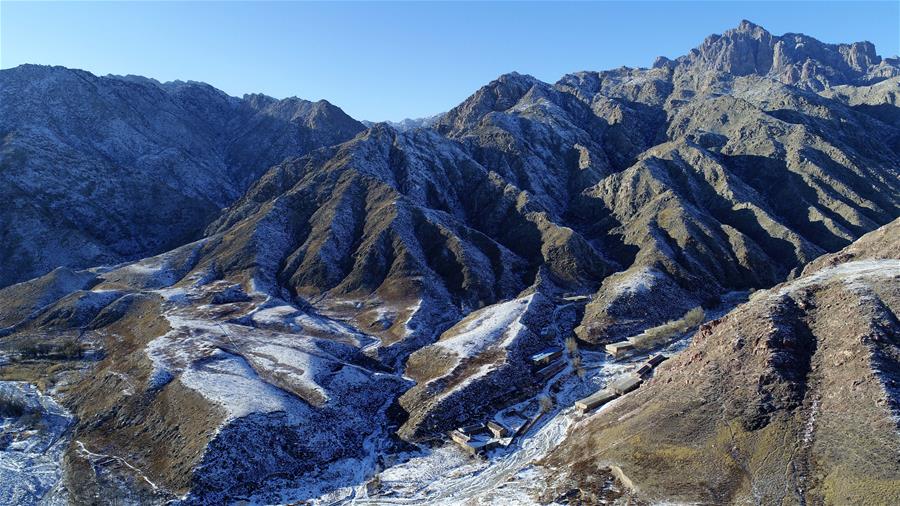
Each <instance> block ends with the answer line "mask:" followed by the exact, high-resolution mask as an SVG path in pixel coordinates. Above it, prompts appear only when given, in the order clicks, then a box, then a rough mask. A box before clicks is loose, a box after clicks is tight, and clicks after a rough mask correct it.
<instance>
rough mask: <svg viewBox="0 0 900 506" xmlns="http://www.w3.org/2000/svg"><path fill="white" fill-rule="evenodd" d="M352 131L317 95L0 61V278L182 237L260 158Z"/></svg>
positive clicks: (158, 246) (260, 166) (156, 248)
mask: <svg viewBox="0 0 900 506" xmlns="http://www.w3.org/2000/svg"><path fill="white" fill-rule="evenodd" d="M363 128H364V127H363V126H362V124H360V123H358V122H356V121H355V120H353V119H352V118H350V117H349V116H347V115H346V114H344V113H343V112H342V111H341V110H340V109H338V108H337V107H335V106H333V105H331V104H329V103H327V102H324V101H321V102H316V103H313V102H308V101H305V100H299V99H295V98H292V99H286V100H275V99H272V98H270V97H265V96H262V95H250V96H246V97H244V98H243V99H239V98H234V97H230V96H228V95H226V94H224V93H223V92H221V91H219V90H217V89H215V88H213V87H211V86H209V85H206V84H202V83H193V82H191V83H184V82H173V83H159V82H157V81H153V80H151V79H146V78H141V77H134V76H127V77H118V76H107V77H97V76H94V75H92V74H90V73H88V72H84V71H80V70H71V69H66V68H63V67H44V66H37V65H23V66H20V67H16V68H12V69H6V70H3V71H0V138H2V146H0V182H2V183H0V187H2V189H0V202H2V204H0V238H2V243H3V246H0V261H2V262H3V265H4V269H2V270H0V286H6V285H9V284H10V283H14V282H17V281H22V280H25V279H29V278H32V277H34V276H37V275H41V274H44V273H46V272H48V271H50V270H51V269H53V268H56V267H59V266H67V267H76V268H78V267H80V268H84V267H89V266H92V265H98V264H101V263H118V262H121V261H123V260H133V259H136V258H141V257H144V256H147V255H149V254H155V253H160V252H162V251H166V250H168V249H171V248H173V247H176V246H180V245H181V244H184V243H185V242H189V241H191V240H194V239H196V238H198V237H199V234H200V232H201V231H202V230H203V228H204V227H205V226H206V225H207V224H208V223H209V222H210V221H212V219H214V218H215V217H216V216H217V214H218V213H219V211H220V210H221V208H222V207H225V206H227V205H228V204H230V203H231V202H233V201H234V200H235V199H236V198H237V197H239V196H240V195H241V193H242V192H243V191H244V190H245V189H246V188H247V187H248V186H249V185H250V183H252V182H253V181H255V180H256V179H257V178H258V177H259V175H260V174H262V172H263V171H265V170H266V169H267V168H269V167H270V166H271V165H272V164H274V163H277V162H279V161H281V160H282V159H284V158H285V157H288V156H295V155H298V154H303V153H306V152H308V151H310V150H312V149H315V148H319V147H321V146H327V145H331V144H336V143H338V142H342V141H345V140H347V139H349V138H351V137H353V135H355V134H356V133H358V132H359V131H361V130H362V129H363Z"/></svg>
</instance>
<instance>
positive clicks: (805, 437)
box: [548, 220, 900, 504]
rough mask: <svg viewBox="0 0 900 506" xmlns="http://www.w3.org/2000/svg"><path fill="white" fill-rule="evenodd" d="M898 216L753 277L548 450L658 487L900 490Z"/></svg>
mask: <svg viewBox="0 0 900 506" xmlns="http://www.w3.org/2000/svg"><path fill="white" fill-rule="evenodd" d="M898 248H900V220H898V221H894V222H893V223H891V224H889V225H887V226H885V227H882V228H880V229H879V230H877V231H875V232H872V233H870V234H867V235H866V236H864V237H863V238H861V239H860V240H859V241H857V242H856V243H854V244H853V245H851V246H850V247H848V248H846V249H844V250H842V251H841V252H840V253H837V254H836V255H830V256H825V257H823V258H821V259H819V260H817V261H816V262H814V263H813V264H811V265H810V266H809V267H808V268H807V269H806V270H805V271H804V273H803V275H802V276H801V277H799V278H797V279H796V280H793V281H790V282H787V283H784V284H781V285H777V286H775V287H773V288H772V289H769V290H764V291H758V292H756V293H754V294H753V296H752V297H751V299H750V301H749V302H748V303H746V304H744V305H742V306H740V307H739V308H738V309H736V310H734V311H733V312H731V313H730V314H729V315H727V316H726V317H724V318H722V319H719V320H715V321H712V322H710V323H708V324H706V325H704V326H703V327H701V329H700V331H699V332H698V333H697V334H696V336H695V337H694V339H693V342H692V344H691V345H690V346H689V347H688V348H687V350H685V351H684V352H683V353H682V354H681V355H679V356H678V357H677V358H675V359H672V360H670V361H668V362H666V363H665V364H664V365H662V366H660V369H659V371H658V372H657V373H656V374H655V375H654V377H653V379H652V381H650V382H649V383H648V384H647V385H645V386H643V387H641V388H640V389H639V390H638V391H637V392H635V393H633V394H630V395H628V396H626V397H625V398H623V399H621V400H620V401H617V402H615V403H613V404H612V405H610V406H609V407H608V408H606V409H603V410H601V411H600V412H598V413H597V414H595V415H593V416H591V417H589V418H588V419H587V420H585V421H584V422H582V423H581V424H579V425H578V426H576V427H575V428H574V429H573V430H572V431H571V432H570V434H569V435H568V437H567V439H566V441H565V442H564V443H563V444H562V445H560V447H559V448H558V449H557V450H556V451H555V452H554V453H553V455H552V456H551V457H550V458H549V459H548V464H549V465H551V466H554V467H558V468H559V469H560V471H563V469H566V468H568V469H571V472H570V473H569V474H568V476H567V477H566V479H571V480H573V483H578V482H582V481H583V480H585V479H586V478H587V477H588V476H589V475H591V474H592V473H595V472H597V471H598V470H599V469H600V468H602V467H604V466H612V465H614V466H618V467H619V468H620V469H621V471H622V472H623V473H624V476H625V477H627V479H628V480H630V483H631V485H630V486H631V487H632V488H633V489H634V491H635V492H636V494H637V496H638V497H640V498H644V499H647V500H651V501H660V500H677V501H690V502H693V501H699V502H701V503H716V504H721V503H744V502H761V503H767V504H768V503H778V504H823V503H824V504H894V503H896V502H897V501H898V500H900V466H898V462H897V458H896V457H897V452H898V451H900V427H898V425H900V422H898V420H900V418H898V415H900V396H898V392H900V390H898V388H897V386H898V383H900V341H898V336H900V322H898V320H897V312H898V311H900V249H898Z"/></svg>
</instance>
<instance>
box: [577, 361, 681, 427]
mask: <svg viewBox="0 0 900 506" xmlns="http://www.w3.org/2000/svg"><path fill="white" fill-rule="evenodd" d="M665 359H666V356H665V355H662V354H656V355H653V356H651V357H650V358H649V359H647V361H646V362H644V363H643V364H641V366H640V367H638V368H637V370H636V371H635V372H633V373H631V374H629V375H627V376H625V377H623V378H620V379H619V380H617V381H614V382H613V383H612V384H610V385H609V386H608V387H606V388H604V389H603V390H600V391H599V392H595V393H594V394H592V395H590V396H588V397H585V398H584V399H581V400H580V401H578V402H576V403H575V408H576V409H578V411H579V412H581V413H587V412H590V411H593V410H594V409H597V408H599V407H600V406H602V405H604V404H606V403H607V402H609V401H611V400H613V399H616V398H618V397H621V396H623V395H625V394H627V393H628V392H631V391H632V390H634V389H636V388H637V387H639V386H641V383H643V382H644V377H645V376H647V375H648V374H650V373H651V372H652V371H653V369H654V368H655V367H656V366H658V365H659V364H661V363H662V362H663V361H664V360H665Z"/></svg>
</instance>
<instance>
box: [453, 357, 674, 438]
mask: <svg viewBox="0 0 900 506" xmlns="http://www.w3.org/2000/svg"><path fill="white" fill-rule="evenodd" d="M633 350H634V345H633V344H632V343H631V342H630V341H622V342H618V343H611V344H607V345H606V351H607V353H609V354H610V355H612V356H613V357H614V358H619V357H621V356H623V355H625V354H627V353H629V352H631V351H633ZM666 358H667V357H666V356H665V355H662V354H655V355H652V356H651V357H650V358H648V359H647V360H646V361H645V362H644V363H642V364H641V365H640V367H638V368H637V370H635V371H634V372H633V373H631V374H628V375H627V376H625V377H622V378H619V379H618V380H616V381H614V382H613V383H611V384H610V385H608V386H607V387H606V388H604V389H603V390H600V391H598V392H595V393H594V394H592V395H590V396H588V397H585V398H584V399H581V400H579V401H578V402H576V403H575V407H576V409H578V411H579V412H580V413H582V414H583V413H587V412H590V411H592V410H594V409H597V408H598V407H600V406H602V405H604V404H606V403H608V402H610V401H612V400H613V399H616V398H618V397H621V396H623V395H625V394H627V393H628V392H631V391H633V390H635V389H637V388H638V387H639V386H641V383H643V381H644V378H645V377H646V376H647V375H649V374H651V373H652V372H653V370H654V369H655V368H656V366H658V365H659V364H661V363H662V362H663V361H664V360H666ZM530 363H531V369H532V372H533V373H534V374H535V376H537V377H538V378H540V380H541V381H545V380H547V379H548V378H550V377H552V376H554V375H555V374H557V373H559V372H560V371H562V370H563V369H564V368H565V367H566V360H565V358H564V357H563V350H562V349H561V348H547V349H545V350H543V351H541V352H539V353H536V354H534V355H532V356H531V357H530ZM544 413H545V411H544V410H539V412H538V413H537V415H535V416H534V417H528V416H526V415H525V414H523V413H521V412H519V411H516V410H507V411H506V412H501V413H498V414H497V415H496V416H495V417H494V419H492V420H490V421H488V422H487V423H476V424H472V425H467V426H464V427H459V428H457V429H454V430H452V431H450V433H449V435H450V438H451V439H452V440H453V441H454V442H455V443H456V444H458V445H459V446H460V447H462V448H463V450H465V451H466V452H467V453H469V454H470V455H473V456H474V455H481V454H484V453H486V452H488V451H491V450H493V449H495V448H501V447H507V446H509V445H510V444H512V442H513V440H514V439H515V438H516V437H517V436H520V435H522V434H524V433H526V432H528V430H529V429H530V428H531V427H532V426H534V424H535V423H537V422H538V421H539V420H540V419H541V417H542V416H543V415H544Z"/></svg>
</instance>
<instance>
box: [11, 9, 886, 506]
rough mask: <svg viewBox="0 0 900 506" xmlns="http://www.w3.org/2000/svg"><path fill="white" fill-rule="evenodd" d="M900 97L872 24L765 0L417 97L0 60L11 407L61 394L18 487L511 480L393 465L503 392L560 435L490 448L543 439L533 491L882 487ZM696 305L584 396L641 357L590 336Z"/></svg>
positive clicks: (752, 496)
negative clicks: (659, 51)
mask: <svg viewBox="0 0 900 506" xmlns="http://www.w3.org/2000/svg"><path fill="white" fill-rule="evenodd" d="M898 97H900V59H897V58H882V57H880V56H878V55H877V54H876V52H875V48H874V46H873V45H872V44H870V43H868V42H857V43H853V44H826V43H823V42H820V41H817V40H816V39H814V38H812V37H808V36H806V35H802V34H784V35H781V36H776V35H773V34H771V33H769V32H768V31H766V30H765V29H763V28H762V27H759V26H757V25H754V24H753V23H750V22H748V21H743V22H741V23H740V25H739V26H738V27H736V28H735V29H732V30H729V31H726V32H725V33H723V34H722V35H713V36H710V37H708V38H707V39H706V40H704V41H703V42H702V43H701V44H700V45H699V46H698V47H697V48H695V49H693V50H691V51H690V52H689V53H688V54H686V55H684V56H681V57H679V58H676V59H668V58H664V57H660V58H658V59H657V60H656V61H655V62H654V63H653V65H652V66H651V67H649V68H625V67H623V68H619V69H613V70H607V71H599V72H593V71H585V72H577V73H573V74H569V75H566V76H563V77H562V78H561V79H560V80H559V81H557V82H556V83H555V84H550V83H545V82H542V81H540V80H538V79H536V78H534V77H531V76H528V75H522V74H517V73H511V74H506V75H503V76H500V77H499V78H498V79H496V80H494V81H492V82H490V83H488V84H486V85H485V86H483V87H482V88H481V89H479V90H477V91H476V92H475V93H473V94H472V95H471V96H470V97H468V98H467V99H466V100H465V101H463V102H462V103H461V104H459V105H458V106H456V107H454V108H453V109H451V110H449V111H447V112H446V113H443V114H440V115H437V116H435V117H432V118H425V119H423V120H409V121H406V122H403V123H400V124H388V123H374V124H372V123H368V122H359V121H356V120H354V119H353V118H350V117H349V116H348V115H346V114H345V113H344V112H343V111H341V110H340V109H339V108H338V107H336V106H334V105H332V104H330V103H328V102H325V101H320V102H315V103H313V102H309V101H305V100H301V99H297V98H289V99H284V100H276V99H274V98H271V97H266V96H263V95H245V96H244V97H243V98H236V97H231V96H228V95H226V94H225V93H223V92H221V91H219V90H216V89H215V88H213V87H211V86H209V85H206V84H203V83H195V82H187V83H185V82H170V83H159V82H157V81H154V80H152V79H147V78H143V77H136V76H124V77H123V76H106V77H97V76H94V75H92V74H90V73H88V72H84V71H80V70H73V69H67V68H63V67H44V66H36V65H23V66H21V67H16V68H13V69H7V70H2V71H0V134H2V139H3V143H2V147H0V181H2V183H3V184H2V185H0V188H3V189H2V190H0V192H3V193H2V195H0V196H2V197H3V198H2V199H0V237H2V238H3V241H2V246H0V260H2V265H4V269H2V271H0V286H5V288H2V289H0V336H2V337H0V364H2V372H0V380H3V381H2V382H0V383H2V384H0V386H4V385H8V386H4V388H6V390H2V389H0V393H2V394H3V396H5V397H0V400H3V399H4V398H7V397H8V398H13V399H19V401H17V402H19V403H20V404H22V405H23V406H24V407H23V408H22V409H23V410H25V411H28V410H31V411H37V412H39V413H44V414H45V415H44V416H45V420H46V419H49V416H50V415H49V413H51V412H52V413H54V415H53V416H54V417H57V418H58V419H59V420H58V421H57V422H54V423H55V425H53V426H54V427H56V428H57V429H58V437H56V438H55V439H53V441H55V442H54V443H53V445H55V446H53V445H51V446H48V447H47V448H48V449H47V450H46V451H44V452H43V453H42V454H43V455H47V454H48V453H47V452H49V451H50V448H53V449H54V450H53V451H55V452H57V453H56V454H54V455H57V457H54V458H55V459H56V460H58V461H59V462H61V464H60V465H59V466H57V467H58V468H57V469H55V470H53V471H48V472H45V471H41V473H37V472H36V471H33V470H31V468H29V467H28V466H19V467H15V466H13V467H11V468H15V469H18V471H10V472H11V473H14V474H9V475H8V476H7V475H5V474H2V473H3V472H0V477H4V476H7V477H8V478H9V479H10V480H16V481H18V482H19V483H26V482H27V483H31V484H32V485H30V487H31V488H30V489H29V490H38V491H40V493H38V494H34V493H30V494H31V495H29V493H28V492H26V489H27V487H24V486H22V487H17V486H12V487H6V488H3V487H0V498H2V499H4V500H5V501H6V502H22V503H37V502H36V501H35V500H32V499H30V498H29V497H32V496H35V497H38V496H39V497H40V498H42V499H39V500H44V501H71V502H75V503H94V502H97V501H98V500H99V501H100V502H107V501H111V500H120V501H125V502H138V503H164V502H167V501H175V502H177V503H179V504H218V503H223V502H234V501H238V500H247V501H251V502H254V501H255V502H262V503H281V502H290V501H298V500H300V501H302V500H316V501H318V500H320V501H322V502H328V501H330V500H333V499H335V497H336V495H339V494H340V493H342V491H347V490H352V491H353V492H352V494H353V495H354V496H356V494H359V493H363V492H364V493H365V494H367V495H368V496H370V498H371V500H372V501H374V502H375V503H378V502H379V501H382V502H390V501H391V500H393V499H397V498H400V499H402V498H403V497H406V496H408V497H407V499H408V500H409V501H412V502H416V501H418V500H420V501H423V502H433V503H441V502H444V503H454V501H458V502H461V501H464V500H466V499H472V500H473V501H475V502H476V503H477V502H479V501H480V502H496V503H503V502H504V501H509V500H512V499H510V498H509V497H507V496H502V495H496V494H501V492H499V491H498V490H501V489H516V487H517V486H518V485H516V483H519V481H520V480H521V478H517V477H518V476H519V475H518V474H496V476H498V478H496V479H497V480H499V481H495V482H487V481H484V482H483V484H482V488H478V487H476V486H474V485H471V486H468V488H466V487H462V489H464V490H465V491H466V492H465V494H470V495H459V494H460V493H463V492H459V491H457V492H456V494H457V495H453V494H451V493H450V492H447V491H437V492H433V494H434V495H426V496H416V495H415V494H418V493H425V492H421V491H418V492H415V493H413V492H410V490H409V489H407V488H403V487H399V486H398V488H395V489H390V488H389V487H388V489H384V487H385V486H384V485H383V483H382V482H383V481H385V479H382V478H378V482H377V483H376V482H375V481H374V479H373V477H380V476H382V475H385V476H391V472H392V469H393V470H394V471H393V472H395V473H400V471H399V470H400V469H405V467H404V466H405V465H408V464H409V463H410V462H413V461H415V459H425V460H424V461H427V459H428V458H429V455H441V454H442V453H441V452H443V451H446V450H445V449H446V448H447V447H446V446H442V445H444V441H445V439H446V438H445V437H444V435H445V434H446V433H447V432H448V431H450V430H452V429H454V428H457V427H461V426H464V425H468V424H471V423H473V422H477V421H479V420H484V419H486V418H489V417H492V416H495V414H497V413H498V412H502V411H503V410H507V409H510V407H513V406H516V409H517V410H519V411H522V412H528V411H529V410H531V411H532V412H534V413H538V412H539V413H541V415H535V416H537V419H541V417H543V420H545V421H544V422H541V423H540V424H536V428H535V429H534V431H535V432H534V433H532V436H531V441H536V442H541V441H545V436H546V434H547V433H548V432H552V430H555V428H558V427H563V426H565V427H567V430H565V431H563V433H562V434H560V436H559V437H557V438H556V439H554V440H553V441H552V444H549V443H548V446H547V447H545V448H543V449H542V450H541V451H537V450H535V451H534V452H531V450H530V448H531V447H530V446H528V445H529V444H530V443H529V439H528V438H527V437H526V438H525V440H524V442H522V443H517V444H520V446H517V447H513V448H512V449H510V450H508V453H507V454H503V455H505V456H502V457H497V459H499V460H501V461H503V462H507V460H503V459H508V460H512V461H514V462H519V460H517V459H524V458H525V457H524V456H525V455H527V456H528V460H523V461H521V462H519V463H520V464H521V466H520V467H519V468H515V469H514V468H513V467H511V466H512V465H511V464H510V465H504V466H500V467H497V466H494V465H493V464H492V463H493V462H494V460H492V459H488V462H486V463H484V464H483V465H484V466H485V468H484V469H485V471H484V472H481V471H479V473H480V474H481V475H483V476H495V473H499V472H500V471H497V470H498V469H501V470H502V469H505V471H503V472H507V473H518V472H520V471H522V472H524V471H523V470H524V469H526V468H529V467H530V466H531V463H537V464H538V466H537V467H539V468H540V469H543V470H544V471H541V472H545V473H550V474H547V475H545V477H544V479H543V481H546V483H547V485H546V486H544V487H542V488H540V489H539V490H534V489H528V493H527V497H528V498H529V500H533V501H537V502H553V501H557V502H559V501H563V500H571V501H575V502H577V501H581V503H588V504H590V503H594V502H598V503H599V502H601V501H602V500H606V499H609V497H610V496H609V494H612V495H613V496H615V497H614V499H615V500H625V501H637V502H641V501H672V500H674V501H688V502H701V503H743V502H756V503H772V502H779V503H792V504H793V503H798V504H806V503H816V504H818V503H823V502H824V503H830V504H845V503H883V504H889V503H892V502H896V501H898V500H900V465H898V462H897V460H896V458H895V457H896V451H897V448H900V446H898V445H900V439H898V436H897V435H898V414H897V413H898V412H897V410H898V405H900V396H898V395H900V394H898V392H900V390H898V389H897V388H896V382H897V381H898V380H900V376H898V372H897V371H900V348H898V346H900V341H898V340H897V335H898V332H897V330H898V324H897V317H896V314H897V307H896V306H897V303H898V301H900V298H898V286H900V284H898V283H897V281H898V279H900V266H898V265H896V264H897V259H898V258H900V250H898V248H900V228H898V221H897V220H898V217H900V99H898ZM751 292H752V293H751ZM747 294H749V300H748V301H747V302H746V303H744V304H742V305H739V306H737V308H735V309H733V306H734V305H735V304H734V301H736V300H739V299H740V298H741V297H742V296H744V297H746V296H747ZM697 308H701V309H702V310H703V311H705V313H706V314H707V315H708V318H707V320H708V321H707V322H706V323H704V324H703V325H702V326H701V327H700V328H699V330H697V331H696V334H692V333H688V334H685V335H683V336H681V337H680V338H679V339H680V341H678V342H677V343H675V344H673V345H672V346H673V347H671V348H666V352H667V353H669V354H672V355H675V356H674V357H673V358H672V359H670V360H668V361H666V362H665V363H664V365H662V366H660V367H659V369H658V370H657V371H655V372H654V373H653V377H652V379H650V380H649V381H647V382H646V383H645V384H644V385H643V386H641V387H640V388H639V389H638V390H637V392H634V393H631V394H629V395H627V396H623V398H622V399H620V400H617V401H615V402H614V403H612V404H611V405H610V406H609V407H605V408H603V409H601V410H599V411H597V412H596V413H593V414H590V415H588V416H587V417H586V418H585V419H580V420H575V419H574V418H573V416H574V415H573V413H572V410H571V409H570V408H571V403H570V404H569V405H568V406H567V405H566V403H567V402H569V401H571V400H573V399H569V397H567V396H571V395H575V394H576V393H577V392H581V391H583V390H591V389H592V388H593V387H596V386H598V383H605V382H606V381H607V380H609V374H611V373H610V372H609V371H618V372H622V370H620V369H621V367H622V366H621V365H615V364H613V363H612V361H611V359H608V358H604V357H605V355H604V354H603V353H601V350H602V349H603V345H605V344H608V343H612V342H615V341H622V340H624V339H626V338H630V337H633V336H639V335H646V333H647V331H648V329H654V328H659V327H660V326H664V325H666V324H667V322H672V321H676V320H679V319H680V318H682V317H684V316H685V315H686V314H687V313H689V312H690V311H691V310H696V309H697ZM688 341H690V344H687V342H688ZM679 343H680V344H679ZM556 348H559V349H562V348H567V350H568V351H567V353H566V354H564V358H565V367H564V368H563V369H561V371H557V373H556V374H555V375H554V376H553V377H552V378H549V379H548V377H545V375H544V373H543V372H542V371H541V370H537V369H535V368H534V367H532V364H531V360H532V358H531V357H532V356H534V355H535V354H537V353H539V352H541V351H543V350H547V349H556ZM579 349H580V350H582V351H581V352H578V351H577V350H579ZM682 350H683V351H682ZM617 368H619V369H617ZM585 369H587V370H588V372H587V373H586V372H585ZM591 371H593V372H591ZM598 371H599V372H598ZM617 374H618V373H617ZM586 375H587V376H586ZM23 385H37V391H32V390H29V389H28V388H26V387H25V386H23ZM848 385H852V388H851V387H849V386H848ZM22 399H24V400H22ZM543 399H550V401H545V400H543ZM539 400H541V402H538V401H539ZM547 402H550V403H551V404H553V406H554V407H551V408H547V407H546V404H547ZM48 406H52V409H51V408H49V407H48ZM545 412H546V413H550V415H546V416H545V415H543V413H545ZM54 420H56V418H54ZM546 420H550V421H546ZM16 423H19V422H16ZM21 423H26V422H21ZM28 423H31V422H28ZM542 424H543V425H542ZM32 425H33V424H32ZM45 425H46V424H45ZM16 427H18V429H19V430H20V432H21V430H24V429H22V427H19V426H18V425H17V426H16ZM33 429H34V428H33V427H32V426H28V430H33ZM57 429H55V430H57ZM560 430H562V429H560ZM38 432H40V431H38ZM45 432H46V431H45ZM35 437H38V436H35ZM546 438H549V436H546ZM0 441H3V440H2V439H0ZM788 443H789V444H788ZM4 444H6V443H2V442H0V455H3V453H2V452H3V449H4V448H6V447H4ZM535 444H537V443H535ZM7 446H8V445H7ZM38 446H39V445H38ZM29 448H31V447H29ZM29 451H30V450H29ZM892 452H893V453H892ZM26 453H27V452H26ZM36 453H41V452H36ZM3 458H9V457H3ZM23 458H24V457H23ZM28 458H31V459H34V458H35V457H34V456H28ZM51 467H52V466H51ZM462 469H464V468H462ZM785 469H788V470H789V472H788V473H787V474H785ZM613 470H614V471H613ZM404 472H407V473H408V472H411V471H408V470H407V471H404ZM529 472H532V471H529ZM533 472H538V471H533ZM15 473H18V474H15ZM38 475H39V476H38ZM550 476H553V477H554V478H550ZM598 477H603V479H606V480H607V481H602V480H600V478H598ZM501 478H502V480H501ZM598 480H600V481H599V482H598ZM388 481H390V480H388ZM401 481H402V480H401ZM450 481H452V480H448V483H449V482H450ZM536 481H541V480H536ZM438 482H440V480H434V483H438ZM598 483H600V485H598ZM499 485H503V486H501V487H499V488H498V486H499ZM434 486H435V487H436V486H437V485H434ZM447 486H448V489H447V490H450V485H447ZM610 487H612V488H610ZM421 490H431V489H429V487H422V489H421ZM454 490H456V489H454ZM516 490H518V489H516ZM610 490H613V491H614V492H615V493H613V492H610ZM428 493H432V492H428ZM522 493H523V494H524V493H525V492H522ZM410 494H411V495H410ZM443 494H448V495H443ZM491 494H494V495H491ZM560 494H561V495H560ZM604 494H606V495H604ZM515 497H516V498H517V499H516V500H517V501H518V500H520V499H522V497H524V496H515ZM97 498H100V499H97ZM561 498H562V499H561Z"/></svg>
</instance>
